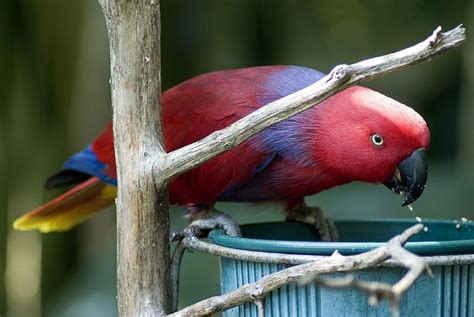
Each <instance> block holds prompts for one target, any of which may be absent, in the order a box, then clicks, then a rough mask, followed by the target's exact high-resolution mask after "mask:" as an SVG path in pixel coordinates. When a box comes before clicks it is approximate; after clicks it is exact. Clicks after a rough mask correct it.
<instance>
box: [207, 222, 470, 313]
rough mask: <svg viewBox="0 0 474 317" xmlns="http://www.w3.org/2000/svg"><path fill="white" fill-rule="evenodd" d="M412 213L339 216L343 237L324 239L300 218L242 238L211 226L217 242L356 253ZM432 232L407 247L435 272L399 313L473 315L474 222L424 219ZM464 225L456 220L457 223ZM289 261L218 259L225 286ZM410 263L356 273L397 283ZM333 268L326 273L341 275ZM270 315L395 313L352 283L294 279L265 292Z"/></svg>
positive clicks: (242, 309) (248, 230) (249, 228)
mask: <svg viewBox="0 0 474 317" xmlns="http://www.w3.org/2000/svg"><path fill="white" fill-rule="evenodd" d="M414 223H415V222H414V221H411V220H382V221H340V222H337V223H336V225H337V227H338V229H339V233H340V236H341V242H330V243H328V242H320V241H317V240H318V236H317V234H316V233H315V232H314V231H313V230H312V229H311V228H310V227H308V226H306V225H302V224H298V223H266V224H252V225H246V226H242V227H241V229H242V237H240V238H236V237H229V236H225V235H224V234H223V232H222V231H220V230H215V231H213V232H211V234H210V239H211V241H212V242H213V243H215V244H218V245H222V246H226V247H231V248H235V249H242V250H254V251H264V252H278V253H294V254H313V255H330V254H332V253H333V252H334V251H335V250H338V251H339V253H341V254H343V255H350V254H357V253H361V252H364V251H368V250H371V249H374V248H376V247H377V246H379V245H381V244H382V243H383V242H385V241H387V240H389V239H390V238H391V237H393V236H394V235H396V234H399V233H401V232H402V231H403V230H404V229H406V228H408V227H409V226H411V225H413V224H414ZM423 223H424V224H425V225H426V226H427V227H428V232H423V231H422V232H420V233H418V235H416V236H414V237H413V238H412V239H411V240H410V242H408V243H407V244H406V245H405V247H406V248H407V249H408V250H410V251H413V252H415V253H417V254H419V255H422V256H423V257H425V259H426V260H427V262H428V263H429V264H430V267H431V269H432V270H433V274H434V278H431V277H429V276H427V275H424V276H422V277H420V278H419V279H418V280H417V281H416V283H415V285H413V286H412V287H411V288H410V289H409V291H408V292H407V293H406V294H405V295H404V296H403V299H402V302H401V304H400V313H401V316H416V317H418V316H420V317H424V316H445V317H453V316H455V317H473V316H474V223H472V222H467V223H462V222H460V221H459V222H458V223H455V222H453V221H433V220H432V221H424V222H423ZM457 224H459V225H457ZM286 267H288V266H287V265H282V264H273V263H258V262H249V261H242V260H236V259H230V258H221V289H222V293H227V292H229V291H232V290H234V289H236V288H238V287H240V286H242V285H245V284H248V283H252V282H255V281H257V280H258V279H260V278H261V277H262V276H265V275H268V274H270V273H272V272H276V271H279V270H282V269H284V268H286ZM405 272H406V270H405V269H404V268H398V267H379V268H373V269H368V270H364V271H359V272H353V273H351V274H352V275H353V276H355V277H356V278H357V279H361V280H370V281H380V282H386V283H391V284H393V283H396V282H397V281H398V280H399V279H400V278H401V277H402V276H403V275H404V274H405ZM344 275H345V274H340V275H339V274H338V273H336V274H332V275H328V277H331V276H333V277H335V276H344ZM264 311H265V316H283V317H284V316H291V317H294V316H298V317H300V316H301V317H305V316H322V317H331V316H335V317H342V316H390V307H389V305H388V303H386V302H384V303H382V304H381V305H379V306H378V307H372V306H370V305H369V304H368V300H367V295H366V294H364V293H361V292H359V291H356V290H353V289H347V290H333V289H328V288H324V287H319V286H318V285H316V284H309V285H307V286H299V285H295V284H290V285H288V286H285V287H283V288H281V289H278V290H275V291H273V292H271V293H270V294H268V295H267V296H266V298H265V299H264ZM224 316H225V317H234V316H239V317H244V316H255V317H257V316H258V312H257V308H256V306H255V305H254V304H246V305H242V306H239V307H236V308H233V309H229V310H227V311H225V312H224Z"/></svg>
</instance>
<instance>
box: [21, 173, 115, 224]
mask: <svg viewBox="0 0 474 317" xmlns="http://www.w3.org/2000/svg"><path fill="white" fill-rule="evenodd" d="M116 195H117V188H116V187H115V186H112V185H108V184H105V183H103V182H101V181H100V179H99V178H97V177H91V178H89V179H88V180H86V181H85V182H83V183H80V184H79V185H77V186H75V187H74V188H72V189H70V190H69V191H67V192H65V193H64V194H62V195H61V196H59V197H57V198H55V199H53V200H51V201H50V202H48V203H46V204H44V205H43V206H40V207H38V208H36V209H35V210H32V211H30V212H28V213H26V214H24V215H23V216H21V217H20V218H18V219H17V220H15V222H14V223H13V228H15V229H16V230H22V231H26V230H34V229H38V230H39V231H41V232H52V231H65V230H68V229H70V228H71V227H74V226H75V225H77V224H79V223H81V222H83V221H84V220H86V219H89V218H90V217H93V216H94V215H95V214H97V213H98V212H99V211H101V210H102V209H103V208H105V207H106V206H108V205H110V204H112V203H113V201H114V199H115V196H116Z"/></svg>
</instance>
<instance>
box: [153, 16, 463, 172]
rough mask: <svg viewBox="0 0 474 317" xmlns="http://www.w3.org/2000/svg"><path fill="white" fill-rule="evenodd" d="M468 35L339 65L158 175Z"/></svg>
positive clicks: (458, 31)
mask: <svg viewBox="0 0 474 317" xmlns="http://www.w3.org/2000/svg"><path fill="white" fill-rule="evenodd" d="M464 33H465V29H464V28H463V27H462V26H461V25H460V26H458V27H456V28H454V29H452V30H450V31H448V32H445V33H441V28H440V27H438V28H437V29H436V30H435V31H434V32H433V34H432V35H431V36H430V37H428V38H427V39H426V40H424V41H422V42H421V43H418V44H416V45H414V46H411V47H409V48H406V49H404V50H401V51H398V52H395V53H392V54H388V55H384V56H380V57H375V58H371V59H368V60H364V61H361V62H358V63H355V64H351V65H339V66H336V67H335V68H334V69H333V70H332V71H331V72H330V73H329V74H328V75H327V76H325V77H324V78H322V79H321V80H319V81H318V82H316V83H314V84H312V85H311V86H308V87H306V88H304V89H301V90H299V91H297V92H295V93H293V94H291V95H288V96H286V97H284V98H281V99H279V100H276V101H274V102H271V103H269V104H267V105H266V106H264V107H262V108H260V109H258V110H257V111H255V112H253V113H251V114H249V115H247V116H246V117H245V118H242V119H240V120H238V121H236V122H234V123H233V124H232V125H230V126H228V127H227V128H225V129H222V130H219V131H216V132H214V133H212V134H210V135H209V136H207V137H205V138H204V139H202V140H200V141H197V142H194V143H192V144H190V145H187V146H185V147H182V148H180V149H177V150H175V151H173V152H170V153H168V154H167V155H166V158H165V162H163V164H164V166H159V167H158V166H157V169H156V170H155V171H154V173H155V175H157V176H159V177H164V178H166V179H169V178H171V177H173V176H176V175H178V174H181V173H184V172H186V171H188V170H190V169H192V168H194V167H196V166H198V165H199V164H201V163H203V162H205V161H207V160H209V159H211V158H213V157H215V156H216V155H218V154H220V153H223V152H225V151H227V150H230V149H232V148H233V147H235V146H237V145H238V144H240V143H242V142H244V141H245V140H247V139H248V138H250V137H251V136H253V135H255V134H256V133H258V132H260V131H262V130H263V129H265V128H266V127H269V126H271V125H273V124H275V123H278V122H280V121H283V120H285V119H287V118H289V117H291V116H294V115H296V114H298V113H300V112H302V111H304V110H306V109H308V108H311V107H312V106H314V105H316V104H318V103H319V102H321V101H323V100H325V99H327V98H329V97H330V96H332V95H334V94H336V93H337V92H339V91H341V90H344V89H345V88H348V87H350V86H353V85H356V84H359V83H361V82H364V81H368V80H370V79H373V78H375V77H378V76H382V75H385V74H388V73H391V72H394V71H398V70H402V69H404V68H407V67H410V66H412V65H415V64H420V63H423V62H427V61H429V60H430V59H431V58H433V57H435V56H437V55H439V54H441V53H443V52H445V51H447V50H449V49H451V48H454V47H457V46H459V45H461V44H462V43H463V42H464V40H465V34H464Z"/></svg>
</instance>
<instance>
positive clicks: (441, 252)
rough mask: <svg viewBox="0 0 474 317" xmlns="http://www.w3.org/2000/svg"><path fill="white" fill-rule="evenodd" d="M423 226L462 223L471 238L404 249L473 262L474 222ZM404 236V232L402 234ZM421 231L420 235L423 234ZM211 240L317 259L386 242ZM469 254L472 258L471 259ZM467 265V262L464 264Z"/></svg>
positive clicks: (220, 234) (218, 233) (216, 235)
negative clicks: (312, 256)
mask: <svg viewBox="0 0 474 317" xmlns="http://www.w3.org/2000/svg"><path fill="white" fill-rule="evenodd" d="M335 223H336V225H338V224H339V225H343V224H345V225H354V226H356V225H365V226H367V225H375V226H383V225H387V224H396V225H398V226H400V225H401V226H406V227H407V228H408V227H409V226H411V225H414V224H416V223H418V222H417V221H416V220H414V219H406V218H405V219H403V218H402V219H399V218H392V219H387V218H385V219H343V220H337V221H335ZM422 223H423V224H425V225H427V226H428V227H429V226H432V227H433V226H435V225H436V226H455V225H456V224H457V223H459V224H460V228H457V229H455V230H458V231H459V230H467V231H468V233H469V235H470V236H472V239H470V238H469V239H459V240H448V241H415V242H407V243H406V244H405V248H406V249H407V250H409V251H411V252H414V253H416V254H418V255H420V256H425V257H431V258H433V261H434V262H436V263H438V262H440V261H441V262H446V261H447V262H449V263H451V262H453V261H454V262H456V263H458V262H459V261H458V260H459V259H458V257H459V255H466V256H461V258H462V259H464V260H466V259H469V258H470V260H468V263H474V222H472V221H468V222H462V221H457V222H456V220H446V219H424V220H423V221H422ZM285 224H288V223H286V222H265V223H253V224H246V225H242V226H241V228H242V229H244V231H245V228H250V227H253V228H254V229H255V228H258V227H263V226H267V227H268V226H284V225H285ZM399 233H401V232H399ZM422 233H423V232H420V233H419V234H422ZM209 239H210V240H211V242H212V243H214V244H216V245H220V246H224V247H229V248H233V249H240V250H248V251H258V252H268V253H282V254H301V255H314V256H330V255H331V254H332V253H333V252H334V251H336V250H337V251H338V252H339V253H340V254H343V255H353V254H360V253H363V252H367V251H370V250H373V249H375V248H377V247H379V246H381V245H383V244H384V243H385V242H386V241H381V242H363V241H361V242H324V241H288V240H272V239H256V238H247V237H231V236H227V235H225V234H224V231H223V230H220V229H216V230H213V231H211V232H210V234H209ZM468 255H471V257H469V256H468ZM463 262H464V261H463Z"/></svg>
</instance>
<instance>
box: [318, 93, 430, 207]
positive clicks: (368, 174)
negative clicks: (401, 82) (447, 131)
mask: <svg viewBox="0 0 474 317" xmlns="http://www.w3.org/2000/svg"><path fill="white" fill-rule="evenodd" d="M321 106H322V108H321V110H322V111H317V113H318V114H317V117H318V119H317V120H318V123H317V127H316V130H317V132H315V133H317V134H318V135H317V137H316V138H314V139H313V142H315V144H313V145H314V150H315V157H316V158H317V161H318V164H319V165H320V166H321V167H322V168H323V170H325V171H326V172H327V173H329V175H334V176H335V177H336V178H339V179H340V180H342V181H343V182H351V181H363V182H370V183H383V184H385V185H386V186H387V187H388V188H390V189H391V190H392V191H393V192H394V193H396V194H400V195H401V196H402V197H403V198H404V202H403V205H404V206H405V205H408V204H410V203H412V202H414V201H415V200H416V199H417V198H418V197H420V195H421V194H422V193H423V190H424V188H425V184H426V180H427V177H428V165H427V160H426V154H425V151H426V149H427V148H428V146H429V143H430V133H429V130H428V126H427V124H426V122H425V121H424V120H423V118H422V117H421V116H420V115H419V114H418V113H417V112H416V111H414V110H413V109H412V108H409V107H407V106H405V105H403V104H401V103H399V102H398V101H396V100H393V99H391V98H389V97H386V96H384V95H382V94H380V93H378V92H375V91H373V90H371V89H368V88H364V87H359V86H357V87H352V88H349V89H346V90H344V91H342V92H340V93H338V94H336V95H334V96H333V97H331V98H329V99H328V100H327V101H326V102H323V103H322V104H321ZM315 108H317V106H316V107H315Z"/></svg>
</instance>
